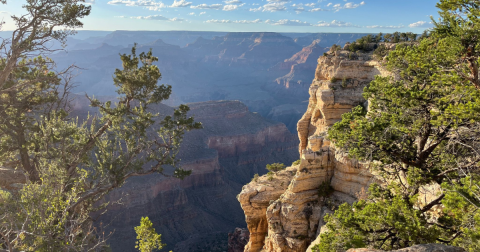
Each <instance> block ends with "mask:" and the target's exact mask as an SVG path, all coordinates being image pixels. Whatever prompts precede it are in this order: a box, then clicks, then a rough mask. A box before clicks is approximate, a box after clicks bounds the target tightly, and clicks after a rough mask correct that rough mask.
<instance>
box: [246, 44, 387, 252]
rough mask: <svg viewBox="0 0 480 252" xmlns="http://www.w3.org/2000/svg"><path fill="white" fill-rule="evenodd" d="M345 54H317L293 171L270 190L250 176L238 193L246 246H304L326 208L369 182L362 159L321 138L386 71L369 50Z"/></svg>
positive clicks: (268, 251) (269, 250) (273, 250)
mask: <svg viewBox="0 0 480 252" xmlns="http://www.w3.org/2000/svg"><path fill="white" fill-rule="evenodd" d="M348 54H349V52H347V51H337V52H332V53H330V54H329V55H327V56H322V57H320V58H319V60H318V67H317V70H316V73H315V79H314V80H313V83H312V84H311V86H310V89H309V93H310V99H309V105H308V108H307V111H306V112H305V114H304V115H303V117H302V119H300V121H299V122H298V125H297V129H298V136H299V138H300V145H299V152H300V154H301V164H300V165H299V167H298V169H297V171H296V174H295V176H292V177H291V179H290V180H288V181H282V183H284V186H281V187H278V188H276V189H271V191H267V190H266V189H265V190H264V191H262V192H260V191H261V190H263V189H258V188H257V187H258V183H254V182H252V183H250V184H248V185H247V186H245V187H244V189H243V190H242V192H241V193H240V195H239V200H240V203H241V205H242V208H243V210H244V212H245V216H246V221H247V226H248V229H249V231H250V232H251V239H250V242H249V243H248V244H247V247H246V248H245V251H246V252H247V251H248V252H258V251H265V252H304V251H306V250H307V249H309V248H308V247H309V245H311V243H312V241H314V240H315V239H316V238H317V237H318V235H319V233H320V231H321V230H322V229H321V227H322V226H323V225H324V223H323V217H324V216H325V214H326V213H331V212H332V210H333V208H334V207H335V206H338V205H339V204H341V203H343V202H349V203H351V202H353V201H354V200H355V196H356V195H358V194H359V192H362V190H365V188H366V187H367V186H368V184H369V183H371V182H372V175H371V174H370V173H369V172H368V171H367V169H366V168H365V167H364V165H363V164H361V163H358V162H357V161H356V160H352V159H349V158H348V156H347V155H346V154H345V153H342V152H340V151H338V150H335V148H334V146H331V145H330V142H329V141H328V140H326V138H325V136H326V130H327V129H328V127H330V126H332V125H333V124H334V123H335V122H337V121H339V120H341V115H342V114H343V113H345V112H348V111H350V110H351V109H352V108H353V107H355V106H357V105H360V104H362V105H363V104H364V103H365V100H364V98H363V97H362V91H363V88H364V87H365V86H366V85H367V84H368V83H369V82H370V81H371V80H373V78H374V76H375V75H378V74H380V75H387V74H388V73H387V72H386V71H385V70H384V69H382V68H381V67H380V65H379V64H378V62H375V61H370V60H369V59H370V58H371V55H359V56H360V57H358V59H356V60H349V58H348ZM285 178H286V179H289V178H290V177H288V176H287V177H285ZM265 179H267V178H266V176H263V177H261V178H260V180H261V181H263V180H265ZM324 182H327V183H328V184H330V185H331V186H332V187H333V189H334V192H333V194H332V195H330V196H329V197H327V198H324V197H320V196H319V192H320V188H321V187H322V183H324ZM285 183H288V188H287V187H285ZM276 184H277V183H276ZM323 185H325V184H323Z"/></svg>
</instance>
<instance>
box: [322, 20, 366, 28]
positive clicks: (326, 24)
mask: <svg viewBox="0 0 480 252" xmlns="http://www.w3.org/2000/svg"><path fill="white" fill-rule="evenodd" d="M314 26H320V27H360V26H358V25H354V24H352V23H347V22H343V21H338V20H333V21H332V22H325V21H319V22H318V24H316V25H314Z"/></svg>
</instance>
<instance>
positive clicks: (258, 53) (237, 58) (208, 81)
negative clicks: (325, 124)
mask: <svg viewBox="0 0 480 252" xmlns="http://www.w3.org/2000/svg"><path fill="white" fill-rule="evenodd" d="M363 35H364V34H353V33H351V34H338V33H337V34H336V33H318V34H316V33H314V34H309V33H274V32H231V33H224V32H223V33H222V32H191V31H171V32H153V31H152V32H147V31H145V32H142V31H115V32H110V33H106V32H103V33H101V32H89V31H84V32H83V33H82V31H80V32H79V34H77V35H76V36H74V37H71V38H70V39H69V41H68V42H67V48H66V51H60V52H58V53H55V54H53V55H51V58H52V59H54V60H55V62H56V64H57V66H58V68H59V69H64V68H67V67H68V66H70V65H72V64H75V65H76V66H78V67H79V69H78V70H77V72H76V73H78V76H77V77H76V78H75V82H76V84H77V85H76V88H75V89H74V90H73V92H75V93H78V94H83V93H87V94H95V95H97V96H113V95H115V94H116V93H115V86H114V85H112V78H111V76H112V73H113V72H114V70H115V69H116V68H121V61H120V57H119V54H124V53H126V54H128V53H130V52H131V48H132V46H133V44H134V43H137V44H138V45H137V52H138V53H140V52H145V51H148V50H150V49H152V52H153V55H154V56H156V57H158V58H159V61H158V62H156V63H155V64H156V65H157V66H158V67H159V68H160V71H161V73H162V83H167V84H170V85H172V88H173V95H172V96H171V98H170V100H169V101H168V102H167V105H170V106H178V105H179V104H181V103H192V102H203V101H209V100H239V101H241V102H243V103H244V104H246V105H247V106H248V107H249V109H250V110H251V111H254V112H258V113H260V114H261V115H262V116H263V117H266V118H268V119H272V120H275V121H279V122H283V123H284V124H285V125H287V128H288V129H289V130H290V131H291V132H292V133H294V134H296V123H297V121H298V120H299V119H300V118H301V116H302V115H303V112H304V111H305V109H306V108H307V104H308V103H307V100H308V88H309V83H310V81H311V79H312V78H313V77H314V76H313V74H314V71H315V68H316V65H317V63H316V60H317V59H318V57H319V56H321V55H322V54H323V53H324V52H326V51H327V50H328V48H329V47H330V46H332V45H333V44H344V43H346V42H348V41H354V40H356V39H357V38H359V37H361V36H363Z"/></svg>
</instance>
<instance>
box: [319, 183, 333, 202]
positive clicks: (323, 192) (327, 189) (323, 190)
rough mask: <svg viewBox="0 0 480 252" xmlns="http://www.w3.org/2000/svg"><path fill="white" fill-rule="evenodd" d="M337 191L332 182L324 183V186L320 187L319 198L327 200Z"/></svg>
mask: <svg viewBox="0 0 480 252" xmlns="http://www.w3.org/2000/svg"><path fill="white" fill-rule="evenodd" d="M334 191H335V190H334V189H333V187H332V185H331V184H330V181H323V182H322V184H321V185H320V186H319V187H318V197H322V198H325V197H327V196H330V194H332V193H333V192H334Z"/></svg>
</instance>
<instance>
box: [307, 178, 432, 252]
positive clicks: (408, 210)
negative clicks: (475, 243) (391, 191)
mask: <svg viewBox="0 0 480 252" xmlns="http://www.w3.org/2000/svg"><path fill="white" fill-rule="evenodd" d="M376 191H377V189H376V188H375V186H373V187H372V188H371V189H370V192H371V193H373V194H375V193H376ZM385 196H386V197H382V198H377V199H375V201H370V200H367V201H365V200H360V201H358V202H355V203H354V204H353V205H349V204H348V203H344V204H342V205H340V207H339V208H338V209H337V210H336V211H335V213H334V214H333V215H327V216H326V217H325V221H326V223H327V225H326V227H327V228H328V230H329V231H328V232H325V233H322V234H321V235H320V240H321V242H320V244H317V245H316V246H315V247H314V250H313V251H322V252H336V251H345V250H348V249H350V248H363V247H366V246H371V247H374V248H377V249H382V250H392V249H399V248H404V247H408V246H412V245H414V244H424V243H433V242H435V241H436V238H437V237H438V235H439V233H440V228H439V227H437V226H435V225H431V224H429V223H428V222H427V219H426V218H425V217H424V216H423V215H424V214H423V213H422V212H421V211H419V210H417V209H415V208H412V207H411V203H410V202H406V201H405V199H404V198H403V197H400V196H399V195H396V196H392V195H388V196H387V195H385Z"/></svg>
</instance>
